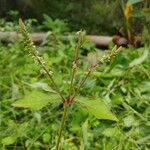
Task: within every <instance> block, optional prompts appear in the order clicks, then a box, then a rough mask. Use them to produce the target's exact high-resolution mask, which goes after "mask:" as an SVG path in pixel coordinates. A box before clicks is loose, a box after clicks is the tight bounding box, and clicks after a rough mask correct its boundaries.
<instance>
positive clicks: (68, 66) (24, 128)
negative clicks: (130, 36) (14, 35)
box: [0, 15, 150, 150]
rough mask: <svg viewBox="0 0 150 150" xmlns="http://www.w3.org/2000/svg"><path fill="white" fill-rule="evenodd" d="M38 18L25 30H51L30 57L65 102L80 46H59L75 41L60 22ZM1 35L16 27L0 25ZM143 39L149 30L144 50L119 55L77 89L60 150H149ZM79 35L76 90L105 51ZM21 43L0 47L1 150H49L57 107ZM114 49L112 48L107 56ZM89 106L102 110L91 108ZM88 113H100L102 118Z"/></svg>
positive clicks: (149, 56) (149, 55) (149, 83)
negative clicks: (39, 21)
mask: <svg viewBox="0 0 150 150" xmlns="http://www.w3.org/2000/svg"><path fill="white" fill-rule="evenodd" d="M44 18H45V20H44V21H43V24H41V25H38V26H37V25H36V20H35V19H28V20H25V21H24V22H25V25H26V28H27V29H28V31H29V32H30V33H32V32H36V31H41V30H46V31H47V30H49V32H48V33H47V38H46V39H44V40H43V42H42V43H40V44H39V43H38V44H37V45H36V48H37V49H36V50H37V51H38V53H39V56H40V57H42V58H43V61H44V62H45V64H46V66H47V67H48V68H49V69H50V71H51V72H50V73H51V75H52V77H53V79H54V81H55V83H56V84H57V86H58V87H59V90H60V91H61V93H62V95H63V96H64V97H67V96H68V91H70V86H68V85H70V80H71V71H72V68H73V67H72V62H73V59H74V55H75V51H76V48H77V45H78V41H77V39H76V38H68V41H62V40H61V39H60V36H61V35H69V36H72V37H75V36H77V35H76V33H74V32H71V29H70V28H69V27H68V25H67V24H66V23H65V22H63V21H61V20H59V19H56V20H53V19H51V18H50V17H48V16H47V15H45V16H44ZM0 31H17V32H20V31H19V27H18V20H17V21H16V20H15V21H14V22H8V21H6V20H5V19H0ZM148 32H149V31H148V30H147V29H145V32H143V34H144V35H143V39H144V40H145V42H144V44H143V46H142V47H139V48H135V47H133V46H132V45H128V47H127V48H124V47H122V48H121V51H120V52H119V53H117V55H115V57H112V58H111V59H110V60H109V61H107V62H105V63H102V64H100V65H98V66H97V68H96V69H95V70H92V73H91V75H90V76H89V77H88V78H87V80H86V82H85V83H84V85H83V86H82V88H81V89H80V93H79V97H77V99H79V100H78V101H77V103H73V104H72V105H71V106H70V107H69V108H68V111H67V118H66V121H65V126H64V129H63V133H62V137H61V141H60V149H61V150H149V147H150V43H149V42H150V40H149V38H148V37H149V36H150V34H149V33H148ZM85 35H86V32H85V31H83V32H82V42H81V43H80V53H79V54H78V57H79V58H78V59H77V60H78V67H77V71H76V75H75V80H74V85H73V88H74V90H75V89H77V88H78V85H79V83H80V81H81V80H82V77H83V76H84V75H86V73H87V69H88V66H89V64H90V63H95V60H96V59H97V56H98V57H100V58H103V56H104V55H105V51H106V50H102V49H100V48H97V47H96V46H95V45H94V44H93V43H91V42H89V41H88V40H86V39H85V38H84V37H85ZM24 42H25V40H24V39H22V38H19V39H17V40H16V41H15V42H10V43H3V42H0V111H1V114H0V115H1V118H0V119H1V120H0V139H1V140H0V150H48V149H50V150H55V145H56V142H57V138H58V130H59V126H60V122H61V117H62V114H63V103H61V101H60V100H59V98H57V97H56V95H55V92H56V91H55V90H54V88H53V87H52V86H51V84H50V82H49V79H48V77H47V75H46V73H45V71H44V70H43V69H41V67H40V66H39V65H37V64H36V63H34V61H33V59H32V57H31V56H29V53H28V51H27V50H25V43H24ZM27 46H28V45H27ZM113 47H114V45H112V44H110V45H109V46H108V49H110V50H112V49H113ZM116 49H117V48H116ZM95 99H97V101H99V102H100V103H92V102H91V101H92V100H95ZM86 102H87V103H86ZM78 103H80V104H81V105H78ZM85 103H86V104H87V105H85ZM97 104H101V105H100V106H97ZM82 105H83V106H85V107H82ZM94 108H98V109H99V108H100V109H102V110H103V111H102V113H101V114H100V113H99V112H98V111H99V110H97V109H94ZM100 112H101V111H100Z"/></svg>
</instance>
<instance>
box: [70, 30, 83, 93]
mask: <svg viewBox="0 0 150 150" xmlns="http://www.w3.org/2000/svg"><path fill="white" fill-rule="evenodd" d="M77 35H78V36H77V37H78V43H77V46H76V51H75V56H74V60H73V63H72V75H71V84H70V95H71V93H72V92H74V91H73V90H74V89H73V81H74V78H75V73H76V70H77V66H78V57H79V52H80V46H81V32H80V31H79V32H78V34H77Z"/></svg>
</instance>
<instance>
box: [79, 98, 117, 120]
mask: <svg viewBox="0 0 150 150" xmlns="http://www.w3.org/2000/svg"><path fill="white" fill-rule="evenodd" d="M76 102H77V103H79V104H80V105H81V106H82V107H84V108H86V109H87V110H88V112H89V113H91V114H92V115H94V116H95V117H96V118H98V119H109V120H113V121H118V119H117V118H116V117H115V115H113V114H112V113H111V111H110V110H109V109H108V108H107V106H106V104H105V103H104V102H103V101H102V100H101V99H99V98H94V99H91V98H90V99H87V98H86V97H77V98H76Z"/></svg>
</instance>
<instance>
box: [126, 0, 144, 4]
mask: <svg viewBox="0 0 150 150" xmlns="http://www.w3.org/2000/svg"><path fill="white" fill-rule="evenodd" d="M139 2H143V0H128V3H130V4H136V3H139Z"/></svg>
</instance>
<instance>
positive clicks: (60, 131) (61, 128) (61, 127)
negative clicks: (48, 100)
mask: <svg viewBox="0 0 150 150" xmlns="http://www.w3.org/2000/svg"><path fill="white" fill-rule="evenodd" d="M67 109H68V106H64V111H63V116H62V119H61V124H60V129H59V134H58V139H57V143H56V150H59V144H60V141H61V136H62V132H63V129H64V123H65V119H66V115H67Z"/></svg>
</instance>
